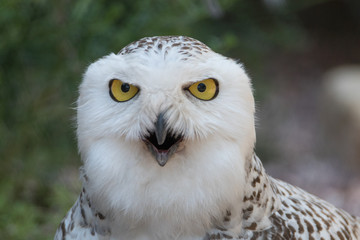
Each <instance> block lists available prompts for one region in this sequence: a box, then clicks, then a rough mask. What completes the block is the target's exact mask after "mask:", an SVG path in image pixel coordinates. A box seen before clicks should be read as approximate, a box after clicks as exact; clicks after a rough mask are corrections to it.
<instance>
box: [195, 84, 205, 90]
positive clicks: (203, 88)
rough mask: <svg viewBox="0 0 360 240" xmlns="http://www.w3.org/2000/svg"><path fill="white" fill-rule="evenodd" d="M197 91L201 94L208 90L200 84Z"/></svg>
mask: <svg viewBox="0 0 360 240" xmlns="http://www.w3.org/2000/svg"><path fill="white" fill-rule="evenodd" d="M197 90H198V91H199V92H205V90H206V85H205V84H204V83H199V85H197Z"/></svg>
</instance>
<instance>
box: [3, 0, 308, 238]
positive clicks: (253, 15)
mask: <svg viewBox="0 0 360 240" xmlns="http://www.w3.org/2000/svg"><path fill="white" fill-rule="evenodd" d="M219 3H221V4H220V10H221V12H220V15H218V16H216V15H213V16H212V15H211V14H210V11H209V10H208V8H207V5H206V1H191V0H171V1H159V0H153V1H141V0H123V1H115V0H111V1H104V0H100V1H96V0H78V1H70V0H61V1H45V0H3V1H1V2H0V35H1V41H0V136H1V137H0V161H1V167H0V229H2V230H1V231H0V239H49V238H51V237H52V236H53V234H54V232H55V229H56V227H57V225H58V224H59V222H60V220H61V218H62V217H63V216H64V215H65V213H66V211H67V210H68V209H69V208H70V207H71V205H72V204H73V203H74V201H75V198H76V193H77V192H78V189H79V183H78V181H77V180H76V178H70V180H71V181H64V180H61V179H64V176H65V179H66V178H68V176H67V175H66V174H64V173H63V171H61V169H64V168H67V169H72V170H73V169H77V168H78V167H79V166H80V160H79V156H78V155H77V150H76V141H75V135H74V133H73V132H74V130H75V127H74V122H73V120H72V119H73V117H74V114H75V111H74V110H73V108H74V107H75V105H74V104H73V103H74V102H75V100H76V97H77V86H78V84H79V82H80V79H81V75H82V73H83V71H84V69H85V68H86V66H87V65H88V64H89V63H91V62H92V61H94V60H95V59H97V58H99V57H101V56H103V55H105V54H108V53H110V52H117V51H119V50H120V49H121V48H122V47H124V46H125V45H126V44H128V43H130V42H132V41H134V40H137V39H139V38H141V37H144V36H153V35H189V36H192V37H195V38H197V39H199V40H201V41H203V42H205V43H206V44H208V45H209V46H210V47H212V48H213V49H214V50H216V51H219V52H221V53H223V54H225V55H229V56H231V57H235V58H238V57H241V58H242V60H244V61H245V63H246V65H247V66H248V69H250V70H251V71H252V72H261V69H260V71H259V69H258V68H259V67H256V66H261V64H259V63H261V57H262V56H263V55H264V54H266V53H267V52H268V51H269V49H272V48H274V47H279V46H282V47H284V46H285V47H288V48H293V47H298V46H301V42H303V41H304V39H305V38H304V35H303V34H302V31H301V28H300V27H299V26H298V24H297V22H296V19H295V18H293V17H292V15H291V14H290V13H291V12H288V11H286V10H285V9H283V10H282V11H277V12H275V13H274V12H271V11H270V10H269V9H268V8H266V7H265V6H264V5H263V4H261V2H259V1H237V0H224V1H219ZM295 39H296V41H294V40H295ZM294 42H295V43H296V44H292V43H294ZM252 75H254V74H252ZM259 79H261V78H259ZM262 86H264V85H261V86H258V87H257V88H258V89H261V87H262ZM75 172H76V171H75Z"/></svg>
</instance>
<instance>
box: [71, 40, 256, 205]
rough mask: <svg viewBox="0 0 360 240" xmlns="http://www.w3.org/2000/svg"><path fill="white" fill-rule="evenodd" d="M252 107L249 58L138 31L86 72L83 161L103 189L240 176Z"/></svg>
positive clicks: (250, 142) (80, 122) (249, 145)
mask: <svg viewBox="0 0 360 240" xmlns="http://www.w3.org/2000/svg"><path fill="white" fill-rule="evenodd" d="M254 111H255V110H254V99H253V95H252V89H251V83H250V80H249V78H248V76H247V75H246V73H245V71H244V69H243V66H242V65H241V64H239V63H237V62H236V61H234V60H232V59H229V58H227V57H224V56H222V55H220V54H218V53H215V52H213V51H212V50H211V49H210V48H209V47H207V46H206V45H205V44H203V43H201V42H199V41H197V40H195V39H192V38H189V37H182V36H162V37H147V38H143V39H140V40H139V41H136V42H133V43H131V44H130V45H128V46H126V47H125V48H123V49H122V50H121V51H120V52H119V53H117V54H113V53H112V54H110V55H107V56H105V57H103V58H101V59H99V60H97V61H96V62H94V63H93V64H91V65H90V66H89V67H88V69H87V71H86V72H85V74H84V76H83V81H82V83H81V85H80V96H79V99H78V101H77V126H78V127H77V136H78V143H79V149H80V153H81V155H82V159H83V161H84V169H85V171H86V174H87V176H88V177H89V178H90V181H91V179H93V186H96V187H94V188H97V189H100V191H103V192H104V194H105V195H106V193H105V191H106V189H114V188H116V189H117V191H118V190H119V189H122V190H124V188H126V187H127V186H129V185H131V186H132V187H133V189H132V190H130V189H129V191H128V192H136V188H139V189H140V188H141V187H143V188H145V187H146V190H147V191H148V192H150V190H149V189H151V188H153V189H156V191H158V192H159V191H162V190H164V191H165V189H168V190H169V189H172V188H174V187H175V188H176V187H177V188H180V189H190V188H192V187H193V186H194V185H196V184H199V186H200V185H201V184H202V185H201V186H202V189H206V186H207V185H212V187H216V184H220V183H218V182H217V181H218V180H217V177H220V178H221V179H222V180H221V181H224V179H227V178H228V179H229V182H230V181H233V180H234V179H233V178H234V177H235V175H239V176H240V177H237V176H236V177H237V178H239V179H238V180H239V181H241V179H242V176H241V175H244V174H242V172H243V168H244V164H245V159H246V157H247V156H249V155H251V154H252V151H253V146H254V142H255V127H254ZM239 171H240V172H239ZM197 174H198V175H206V176H207V177H199V178H198V179H197V177H196V175H197ZM236 177H235V178H236ZM95 179H96V180H95ZM190 179H191V181H190ZM131 180H132V181H133V182H131ZM135 182H136V183H135ZM132 184H133V185H132ZM222 184H223V183H222ZM222 184H221V185H222ZM135 185H136V186H135ZM120 186H121V187H120ZM129 188H130V187H129ZM222 188H223V190H221V191H230V189H226V187H222ZM124 191H125V190H124ZM184 191H185V190H184ZM189 191H190V190H189ZM204 191H205V190H204ZM119 192H121V190H119ZM123 194H125V192H124V193H123ZM127 194H128V195H129V193H127ZM214 194H215V193H214ZM109 195H110V194H109ZM114 195H115V196H114ZM175 195H176V194H175ZM179 196H180V194H179ZM204 196H205V195H204ZM121 197H123V198H125V197H124V196H122V195H121V193H117V194H112V195H111V197H109V198H114V199H113V200H114V201H112V202H117V200H118V199H119V198H121ZM148 197H149V196H148ZM127 198H130V197H129V196H127ZM149 198H151V197H149ZM154 198H155V197H154ZM174 198H175V197H174ZM123 200H124V201H123V202H126V199H123ZM158 200H159V199H158ZM168 200H169V199H168ZM149 201H150V200H149ZM154 201H156V199H154ZM159 201H160V202H161V200H159ZM169 201H170V200H169ZM170 202H171V201H170ZM205 202H206V201H205ZM131 204H134V202H131V203H130V202H129V204H128V205H129V206H122V208H123V209H127V208H130V205H131ZM125 205H126V204H125ZM138 207H139V206H138Z"/></svg>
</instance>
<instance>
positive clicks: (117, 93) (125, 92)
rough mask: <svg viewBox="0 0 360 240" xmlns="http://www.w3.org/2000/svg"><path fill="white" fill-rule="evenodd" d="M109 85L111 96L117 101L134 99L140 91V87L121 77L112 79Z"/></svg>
mask: <svg viewBox="0 0 360 240" xmlns="http://www.w3.org/2000/svg"><path fill="white" fill-rule="evenodd" d="M109 87H110V96H111V97H112V99H114V100H115V101H117V102H126V101H128V100H130V99H132V98H133V97H134V96H135V95H136V94H137V93H138V92H139V88H137V87H135V86H134V85H131V84H129V83H124V82H122V81H120V80H119V79H113V80H111V81H110V83H109Z"/></svg>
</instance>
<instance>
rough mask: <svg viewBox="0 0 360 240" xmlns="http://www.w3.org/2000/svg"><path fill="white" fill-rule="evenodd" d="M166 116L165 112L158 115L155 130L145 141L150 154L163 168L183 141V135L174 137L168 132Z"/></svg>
mask: <svg viewBox="0 0 360 240" xmlns="http://www.w3.org/2000/svg"><path fill="white" fill-rule="evenodd" d="M164 115H165V113H164V112H162V113H160V114H159V115H158V117H157V120H156V123H155V130H154V131H153V132H149V136H147V137H145V138H144V139H143V141H144V142H145V144H146V145H147V146H148V149H149V151H150V153H151V154H152V155H153V156H154V158H155V159H156V161H157V162H158V164H159V165H160V166H161V167H163V166H165V164H166V163H167V161H168V160H169V159H170V157H171V156H172V155H173V154H174V153H175V152H176V150H177V148H178V146H179V144H180V142H181V141H182V140H183V136H182V135H180V134H179V135H174V134H171V133H170V132H168V130H167V129H166V127H167V126H166V121H165V118H164Z"/></svg>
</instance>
